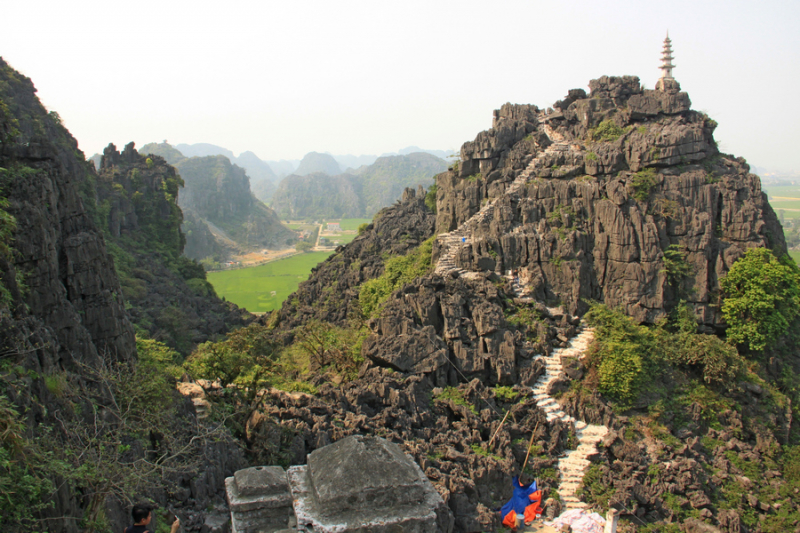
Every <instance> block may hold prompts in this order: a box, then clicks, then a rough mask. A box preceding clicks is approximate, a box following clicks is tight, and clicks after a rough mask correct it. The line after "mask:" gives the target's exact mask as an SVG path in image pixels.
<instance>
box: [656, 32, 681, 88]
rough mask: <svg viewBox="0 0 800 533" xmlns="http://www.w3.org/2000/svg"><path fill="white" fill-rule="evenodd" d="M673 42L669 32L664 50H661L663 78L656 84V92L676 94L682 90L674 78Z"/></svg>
mask: <svg viewBox="0 0 800 533" xmlns="http://www.w3.org/2000/svg"><path fill="white" fill-rule="evenodd" d="M673 59H675V58H674V57H672V41H671V40H670V38H669V32H667V38H666V39H664V48H663V49H662V50H661V67H660V68H661V78H659V80H658V81H657V82H656V90H658V91H664V92H670V93H671V92H676V91H680V90H681V86H680V84H679V83H678V82H677V80H675V78H673V77H672V69H674V68H675V65H673V64H672V60H673Z"/></svg>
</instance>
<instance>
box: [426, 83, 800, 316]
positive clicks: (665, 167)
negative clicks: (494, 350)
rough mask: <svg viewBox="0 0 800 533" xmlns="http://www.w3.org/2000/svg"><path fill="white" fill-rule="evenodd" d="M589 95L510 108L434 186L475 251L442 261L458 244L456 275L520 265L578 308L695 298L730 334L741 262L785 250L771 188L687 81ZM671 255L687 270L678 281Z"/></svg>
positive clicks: (650, 311)
mask: <svg viewBox="0 0 800 533" xmlns="http://www.w3.org/2000/svg"><path fill="white" fill-rule="evenodd" d="M590 87H591V94H590V95H588V96H587V95H586V93H585V92H584V91H583V90H580V89H578V90H574V91H570V92H569V95H568V96H567V98H566V99H565V100H563V101H560V102H557V103H556V104H555V105H554V107H555V109H548V110H547V111H540V110H539V109H538V108H536V107H535V106H529V105H511V104H506V105H504V106H503V107H502V108H501V109H500V110H498V111H495V116H494V121H493V127H492V129H490V130H488V131H485V132H482V133H480V134H478V136H477V137H476V139H475V141H473V142H468V143H465V144H464V146H463V147H462V149H461V158H462V161H461V163H460V165H459V166H457V167H454V168H453V169H452V170H451V171H449V172H447V173H444V174H441V175H439V176H438V178H437V183H438V195H437V232H438V233H442V232H451V231H454V230H457V229H459V233H458V235H459V236H461V235H463V236H464V240H465V241H466V243H465V245H463V246H462V245H460V244H457V243H455V242H452V241H450V242H448V243H445V244H441V245H440V246H439V249H438V250H437V251H436V252H435V253H436V254H437V256H440V255H442V254H443V253H444V252H445V248H453V250H451V252H449V255H450V256H452V261H453V263H454V265H453V268H463V269H465V270H487V269H488V270H493V271H496V272H498V273H504V272H506V271H508V270H511V269H516V270H518V271H519V277H520V278H521V279H522V280H523V285H524V289H525V291H526V292H527V294H529V295H531V296H532V297H534V298H535V299H537V300H539V301H543V302H551V303H561V304H563V305H565V306H566V308H567V309H568V310H569V311H571V312H572V313H580V312H582V311H583V310H584V309H585V304H584V303H583V302H582V300H583V299H593V300H599V301H603V302H605V303H606V304H608V305H610V306H612V307H616V306H621V307H622V308H624V309H625V311H626V312H627V313H628V314H630V315H631V316H633V317H635V318H636V319H638V320H640V321H643V322H651V323H652V322H654V321H655V320H657V319H659V318H661V317H663V316H665V314H666V312H667V310H668V309H670V308H671V306H673V305H674V304H675V303H676V302H677V301H678V300H679V299H686V300H687V301H689V302H690V303H691V304H693V306H694V308H695V312H696V314H697V316H698V319H699V320H700V321H702V322H703V323H705V324H708V325H713V326H721V325H722V324H721V317H720V315H719V311H718V308H717V307H716V306H715V300H714V298H715V296H714V295H715V294H716V292H717V289H718V280H719V279H720V278H721V277H722V276H724V274H725V273H726V272H727V271H728V269H729V268H730V266H731V264H732V263H733V262H734V261H735V260H736V259H737V258H739V257H740V256H741V255H742V254H743V253H744V251H745V250H746V249H747V248H749V247H756V246H768V247H770V248H772V249H774V250H775V251H776V252H778V254H779V255H782V254H784V253H785V251H786V247H785V243H784V240H783V233H782V230H781V227H780V224H779V223H778V220H777V218H776V216H775V214H774V213H773V211H772V209H771V207H770V206H769V204H768V202H767V199H766V196H765V195H764V194H763V193H762V191H761V184H760V180H759V179H758V177H757V176H755V175H753V174H750V173H749V166H748V165H747V163H746V162H745V161H744V160H743V159H741V158H738V159H737V158H735V157H733V156H729V155H725V154H721V153H719V151H718V150H717V148H716V143H715V141H714V138H713V131H714V128H715V127H716V123H715V122H714V121H713V120H711V119H710V118H708V117H707V116H706V115H704V114H702V113H698V112H696V111H692V110H690V101H689V97H688V95H686V93H682V92H680V91H679V87H678V86H677V83H675V84H673V85H672V86H671V87H670V90H669V91H651V90H645V89H642V88H641V86H640V85H639V80H638V78H636V77H630V76H625V77H621V78H618V77H602V78H600V79H598V80H593V81H592V82H591V83H590ZM468 221H469V223H467V222H468ZM462 226H463V230H462V229H461V228H462ZM454 234H455V232H454ZM442 242H443V243H444V241H442ZM450 244H453V246H452V247H451V246H450ZM670 246H672V247H673V248H674V249H677V250H678V251H679V252H680V254H681V255H682V256H683V261H684V262H685V263H686V264H688V265H689V267H690V270H691V272H690V274H689V275H687V276H678V277H677V278H676V277H674V276H673V277H671V275H670V272H669V267H668V265H667V261H666V260H665V255H664V254H665V251H666V250H667V249H668V248H669V247H670Z"/></svg>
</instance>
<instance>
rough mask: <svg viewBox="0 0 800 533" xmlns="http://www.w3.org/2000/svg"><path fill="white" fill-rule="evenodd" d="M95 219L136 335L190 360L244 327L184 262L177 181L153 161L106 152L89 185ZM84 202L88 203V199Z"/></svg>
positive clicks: (128, 151)
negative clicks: (200, 347) (195, 351)
mask: <svg viewBox="0 0 800 533" xmlns="http://www.w3.org/2000/svg"><path fill="white" fill-rule="evenodd" d="M94 183H95V194H94V197H95V198H96V199H97V207H96V209H95V213H96V214H95V218H96V220H97V223H98V226H99V227H100V228H102V229H103V231H104V233H105V234H106V235H107V243H108V248H109V252H110V253H111V255H112V256H113V257H114V262H115V265H116V267H117V273H118V275H119V278H120V283H121V285H122V290H123V294H124V296H125V300H126V302H127V304H128V311H129V313H130V315H131V318H132V319H133V322H134V324H135V325H136V326H137V328H139V331H140V333H141V334H142V335H145V336H147V337H151V338H158V339H161V340H162V341H163V342H164V343H166V344H167V345H169V346H170V347H172V348H173V349H175V350H178V351H179V352H180V353H181V354H183V355H184V356H185V355H188V354H189V352H190V351H191V350H192V348H193V347H194V346H195V345H196V344H197V343H199V342H204V341H206V340H208V339H215V338H218V337H221V336H222V335H224V333H225V332H226V331H228V330H229V329H231V328H234V327H237V326H241V325H243V324H245V323H246V322H247V321H248V315H247V313H246V312H242V311H240V310H238V309H237V308H236V307H235V306H233V305H232V304H227V303H224V302H222V301H220V300H219V298H217V296H216V294H215V293H214V288H213V287H212V286H211V284H210V283H208V281H207V280H206V273H205V270H204V269H203V267H201V266H200V265H199V264H198V263H197V262H196V261H194V260H192V259H189V258H187V257H185V256H184V255H183V250H184V245H185V238H184V236H183V233H182V232H181V225H182V222H183V214H182V211H181V208H180V207H179V206H178V201H179V198H180V196H179V195H180V194H182V193H183V189H182V186H183V183H184V182H183V180H182V179H181V177H180V175H179V174H178V173H177V172H176V169H175V168H174V167H172V166H171V165H168V164H167V163H166V161H164V159H162V158H161V157H160V156H156V155H154V154H152V155H150V156H144V155H141V154H139V153H138V152H137V151H136V150H135V149H134V147H133V143H131V144H129V145H127V146H126V147H125V149H124V150H123V151H122V152H121V153H120V152H118V151H117V150H116V147H114V145H109V147H108V148H106V150H105V151H104V153H103V159H102V162H101V166H100V170H99V173H98V175H97V178H96V179H95V180H94ZM87 201H91V198H89V199H88V200H87Z"/></svg>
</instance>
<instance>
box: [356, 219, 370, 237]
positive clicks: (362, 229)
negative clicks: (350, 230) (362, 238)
mask: <svg viewBox="0 0 800 533" xmlns="http://www.w3.org/2000/svg"><path fill="white" fill-rule="evenodd" d="M368 226H369V222H364V223H362V224H359V225H358V234H359V235H361V234H362V233H364V232H365V231H367V227H368Z"/></svg>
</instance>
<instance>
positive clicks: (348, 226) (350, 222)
mask: <svg viewBox="0 0 800 533" xmlns="http://www.w3.org/2000/svg"><path fill="white" fill-rule="evenodd" d="M328 222H336V221H335V220H329V221H328ZM364 222H366V223H367V224H369V223H370V222H372V219H371V218H343V219H342V220H340V221H339V226H341V228H342V231H351V230H352V231H355V230H357V229H358V227H359V226H360V225H361V224H363V223H364Z"/></svg>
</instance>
